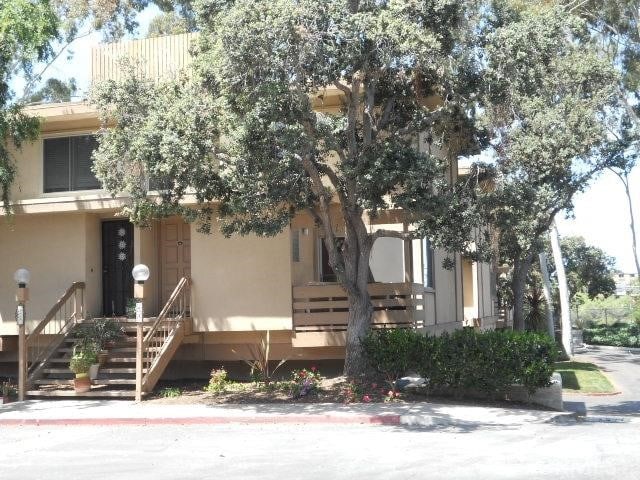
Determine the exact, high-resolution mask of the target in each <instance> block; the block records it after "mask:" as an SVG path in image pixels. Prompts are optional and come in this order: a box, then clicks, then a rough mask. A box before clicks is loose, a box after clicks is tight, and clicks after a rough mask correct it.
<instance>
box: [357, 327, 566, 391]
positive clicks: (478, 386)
mask: <svg viewBox="0 0 640 480" xmlns="http://www.w3.org/2000/svg"><path fill="white" fill-rule="evenodd" d="M405 332H406V333H404V334H402V335H389V334H388V331H384V330H382V331H375V332H372V333H371V334H370V335H369V338H368V339H367V342H366V344H365V345H367V347H366V352H367V357H368V359H369V361H370V362H371V364H372V366H374V367H375V368H376V369H377V370H378V371H379V372H380V373H382V374H383V375H384V376H385V377H386V378H389V379H391V378H396V379H397V378H398V377H399V376H401V375H403V374H404V373H406V371H407V370H417V371H418V372H420V374H421V375H422V376H423V377H425V378H426V379H427V380H428V386H429V388H430V389H431V390H439V389H451V390H454V391H461V390H479V391H482V392H484V393H487V394H489V395H496V394H499V393H502V392H504V391H505V390H506V389H507V387H509V386H510V385H512V384H521V385H524V386H525V387H526V388H527V389H528V390H529V391H531V392H533V391H534V390H535V389H536V388H539V387H544V386H547V385H549V379H550V378H551V374H552V373H553V364H554V362H555V360H556V355H557V349H556V346H555V342H554V341H553V340H552V339H550V338H549V337H548V336H546V335H544V334H540V333H534V332H513V331H487V332H481V333H478V332H475V331H473V330H471V329H462V330H457V331H455V332H453V333H451V334H447V333H445V334H443V335H442V336H440V337H429V336H422V335H421V334H419V333H417V332H414V331H412V330H406V331H405ZM392 352H397V355H398V356H400V357H401V360H399V361H398V362H394V361H393V357H392ZM401 368H405V370H404V371H401Z"/></svg>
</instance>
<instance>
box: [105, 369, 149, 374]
mask: <svg viewBox="0 0 640 480" xmlns="http://www.w3.org/2000/svg"><path fill="white" fill-rule="evenodd" d="M103 373H105V374H107V375H109V374H111V375H117V374H124V373H132V374H135V373H136V369H135V368H127V367H113V368H101V369H100V374H103ZM142 373H147V369H146V368H143V369H142Z"/></svg>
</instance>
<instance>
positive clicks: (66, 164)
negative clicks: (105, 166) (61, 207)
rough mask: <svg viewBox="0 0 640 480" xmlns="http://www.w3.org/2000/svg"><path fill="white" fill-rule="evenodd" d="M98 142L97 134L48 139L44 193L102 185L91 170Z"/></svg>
mask: <svg viewBox="0 0 640 480" xmlns="http://www.w3.org/2000/svg"><path fill="white" fill-rule="evenodd" d="M97 146H98V142H97V141H96V139H95V137H94V136H93V135H80V136H74V137H60V138H47V139H45V140H44V146H43V148H44V192H45V193H50V192H69V191H73V190H93V189H97V188H100V182H98V179H97V178H96V177H95V175H94V174H93V172H92V171H91V167H92V165H93V159H92V158H91V154H92V153H93V151H94V150H95V149H96V148H97Z"/></svg>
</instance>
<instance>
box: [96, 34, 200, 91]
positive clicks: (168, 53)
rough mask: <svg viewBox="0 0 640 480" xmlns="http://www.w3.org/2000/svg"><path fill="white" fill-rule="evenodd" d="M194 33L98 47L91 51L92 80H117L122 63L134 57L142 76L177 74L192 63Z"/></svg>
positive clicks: (195, 35)
mask: <svg viewBox="0 0 640 480" xmlns="http://www.w3.org/2000/svg"><path fill="white" fill-rule="evenodd" d="M196 38H197V34H195V33H184V34H181V35H168V36H162V37H153V38H144V39H140V40H129V41H121V42H117V43H109V44H106V45H101V46H99V47H96V48H94V49H93V50H92V52H91V78H92V81H94V82H95V81H100V80H107V79H110V80H118V79H120V78H121V76H122V68H121V67H120V64H119V60H120V59H122V58H123V57H128V58H132V59H133V60H134V62H139V63H138V65H137V68H138V70H139V71H140V74H141V75H142V76H143V77H145V78H151V79H156V78H159V77H161V76H163V75H171V74H174V75H175V74H177V73H179V72H180V71H181V70H184V69H185V68H186V67H188V65H189V64H190V63H191V55H190V53H189V47H190V45H191V44H192V43H193V41H194V40H195V39H196Z"/></svg>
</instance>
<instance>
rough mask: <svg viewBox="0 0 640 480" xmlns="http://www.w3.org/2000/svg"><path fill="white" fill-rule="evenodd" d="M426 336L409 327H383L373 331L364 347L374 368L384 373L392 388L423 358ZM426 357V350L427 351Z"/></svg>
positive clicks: (364, 342) (363, 344)
mask: <svg viewBox="0 0 640 480" xmlns="http://www.w3.org/2000/svg"><path fill="white" fill-rule="evenodd" d="M425 338H428V337H423V336H422V335H419V334H416V332H414V331H413V330H409V329H402V328H397V329H383V330H375V331H371V332H370V333H369V334H368V335H367V337H366V338H365V339H364V340H363V342H362V347H363V348H364V351H365V353H366V355H367V357H368V359H369V362H370V364H371V366H372V367H373V368H375V369H376V370H377V371H378V372H380V373H382V374H383V375H384V377H385V380H386V381H387V382H388V383H389V385H390V386H392V388H395V384H396V381H397V380H398V378H400V377H402V376H403V375H405V374H406V373H407V371H409V370H411V369H412V368H415V365H416V364H417V363H418V362H419V361H420V360H421V359H422V358H424V357H423V350H424V348H425V345H423V342H425ZM425 357H426V352H425Z"/></svg>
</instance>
